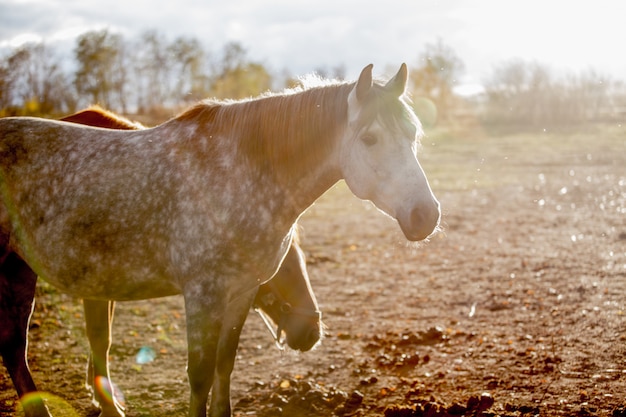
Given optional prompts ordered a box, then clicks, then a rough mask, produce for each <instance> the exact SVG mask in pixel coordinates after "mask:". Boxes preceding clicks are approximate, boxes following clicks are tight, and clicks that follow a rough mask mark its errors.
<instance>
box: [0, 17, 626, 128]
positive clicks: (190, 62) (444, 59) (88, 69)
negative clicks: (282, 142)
mask: <svg viewBox="0 0 626 417" xmlns="http://www.w3.org/2000/svg"><path fill="white" fill-rule="evenodd" d="M72 53H73V56H72V59H69V60H68V59H67V58H65V59H63V58H61V56H60V54H59V51H56V50H54V49H53V48H51V47H50V46H48V45H46V44H45V43H34V44H26V45H23V46H21V47H19V48H16V49H14V50H12V51H10V52H9V53H8V54H7V55H6V56H4V57H0V116H11V115H36V116H49V117H50V116H51V117H55V116H60V115H63V114H68V113H71V112H74V111H76V110H78V109H80V108H83V107H86V106H88V105H91V104H99V105H101V106H103V107H106V108H109V109H111V110H114V111H117V112H120V113H123V114H129V113H134V114H140V115H150V116H151V119H152V120H154V121H158V120H163V119H164V118H166V117H168V116H169V115H171V113H172V112H173V111H176V110H177V109H180V108H182V107H186V106H188V105H189V104H190V103H194V102H197V101H198V100H201V99H203V98H208V97H214V98H230V99H239V98H244V97H250V96H256V95H258V94H260V93H263V92H265V91H268V90H271V89H282V88H284V87H291V86H293V85H294V83H295V82H296V81H295V80H294V79H293V78H292V77H291V76H290V75H289V74H288V73H287V71H284V72H283V73H282V74H279V75H276V74H272V72H271V71H269V70H268V69H267V68H266V66H265V65H264V64H263V63H261V62H258V61H254V60H252V59H250V58H249V56H248V53H247V51H246V49H245V48H244V47H243V46H242V45H241V44H240V43H237V42H229V43H227V44H225V45H224V46H223V47H222V48H221V50H219V51H217V52H214V53H211V52H210V51H208V50H206V49H205V47H204V46H203V45H202V44H201V43H200V42H199V41H198V40H197V39H195V38H193V37H178V38H175V39H173V40H171V41H170V40H168V39H167V38H166V37H165V36H163V34H161V33H159V32H158V31H156V30H151V31H146V32H144V33H142V34H140V35H138V36H137V37H135V38H132V39H127V38H125V37H124V36H123V35H121V34H119V33H113V32H111V31H109V30H106V29H105V30H99V31H90V32H86V33H84V34H82V35H80V36H79V37H78V38H77V39H76V42H75V46H74V48H73V51H72ZM411 67H412V70H411V77H410V80H411V85H410V88H411V90H412V91H411V93H412V95H413V97H414V102H415V108H416V111H417V113H418V115H419V116H420V117H421V118H422V119H423V120H426V122H427V123H428V124H433V123H446V122H453V121H454V120H458V119H463V118H464V117H467V115H468V114H471V115H472V117H474V118H475V119H479V120H480V121H481V122H484V123H495V124H515V125H529V126H537V125H544V126H553V125H559V124H571V123H581V122H588V121H599V120H615V119H618V120H619V119H620V118H624V117H625V116H626V87H625V85H624V83H623V82H622V81H621V80H614V79H612V78H610V77H608V76H605V75H602V74H600V73H597V72H595V71H593V70H589V71H587V72H584V73H581V74H566V75H560V76H557V75H555V74H553V73H552V72H551V71H550V70H549V68H548V67H547V66H545V65H542V64H539V63H534V62H525V61H521V60H517V61H510V62H505V63H501V64H499V65H497V66H496V67H494V70H493V71H492V73H491V75H490V76H489V77H488V78H487V79H485V80H484V82H483V86H484V93H483V94H480V95H477V96H474V97H471V98H469V99H468V98H467V97H460V96H459V95H458V94H456V92H455V86H457V85H458V82H459V79H460V78H461V77H462V76H463V73H464V68H465V66H464V63H463V61H462V59H461V58H460V57H459V56H458V55H457V54H456V52H455V51H454V50H453V49H452V48H451V47H449V46H448V45H446V44H445V43H444V42H443V41H441V40H438V41H437V42H434V43H430V44H427V45H426V46H425V48H424V50H423V51H422V52H421V53H420V54H418V57H417V63H416V64H415V65H411ZM316 72H318V73H319V74H320V75H323V76H329V77H332V78H339V79H341V78H344V76H345V67H344V66H343V65H338V66H337V67H335V68H332V69H328V68H317V69H316Z"/></svg>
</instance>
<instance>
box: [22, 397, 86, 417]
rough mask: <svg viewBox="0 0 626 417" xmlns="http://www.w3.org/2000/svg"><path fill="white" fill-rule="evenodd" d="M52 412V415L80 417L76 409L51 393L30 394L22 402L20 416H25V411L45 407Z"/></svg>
mask: <svg viewBox="0 0 626 417" xmlns="http://www.w3.org/2000/svg"><path fill="white" fill-rule="evenodd" d="M43 404H45V406H47V408H48V409H49V410H50V413H51V414H52V415H58V416H65V417H80V416H79V414H78V413H77V412H76V410H74V408H73V407H72V406H71V405H69V404H68V403H67V401H64V400H63V399H61V398H60V397H57V396H56V395H52V394H50V393H49V392H29V393H28V394H26V395H24V396H23V397H22V398H21V400H20V406H19V411H18V413H17V415H18V416H23V415H24V410H30V411H31V412H32V410H39V409H40V407H44V405H43Z"/></svg>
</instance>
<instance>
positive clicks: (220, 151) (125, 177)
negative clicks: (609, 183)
mask: <svg viewBox="0 0 626 417" xmlns="http://www.w3.org/2000/svg"><path fill="white" fill-rule="evenodd" d="M407 78H408V70H407V67H406V65H404V64H403V65H402V66H401V67H400V70H399V71H398V73H397V74H396V75H395V76H394V77H393V78H392V79H391V80H390V81H389V82H387V83H386V84H381V83H378V82H373V80H372V66H371V65H369V66H367V67H365V68H364V69H363V71H362V72H361V75H360V76H359V79H358V81H357V82H356V83H347V82H346V83H343V82H342V83H338V82H337V83H334V82H333V83H331V82H329V83H328V84H327V85H323V86H317V87H314V88H307V89H303V90H300V91H291V92H286V93H283V94H276V95H266V96H263V97H261V98H258V99H254V100H244V101H238V102H227V103H216V102H213V103H209V102H205V103H200V104H198V105H196V106H194V107H192V108H191V109H189V110H187V111H185V112H184V113H182V114H181V115H179V116H178V117H175V118H174V119H172V120H170V121H168V122H165V123H163V124H161V125H159V126H157V127H155V128H151V129H141V130H131V131H122V130H110V129H101V128H94V127H88V126H81V125H76V124H72V123H66V122H57V121H50V120H41V119H35V118H6V119H1V120H0V193H1V194H0V196H1V198H2V199H1V204H0V248H2V249H0V261H1V264H0V273H1V274H2V275H4V276H5V277H6V279H8V281H9V282H13V281H15V280H20V281H24V280H28V279H30V280H34V279H35V277H36V276H37V275H38V276H40V277H42V278H43V279H45V280H46V281H48V282H49V283H51V284H53V285H55V286H56V287H58V288H59V289H61V290H62V291H65V292H67V293H69V294H73V295H74V296H76V297H80V298H83V299H85V298H87V299H97V300H132V299H145V298H154V297H160V296H165V295H170V294H179V293H182V294H183V297H184V302H185V314H186V320H187V342H188V367H187V373H188V376H189V384H190V388H191V398H190V406H189V415H190V416H205V415H206V413H207V402H208V399H209V398H208V397H209V392H210V393H211V402H210V407H209V413H210V415H211V416H214V417H215V416H230V415H231V405H230V374H231V372H232V370H233V366H234V363H235V357H236V347H237V344H238V343H239V336H240V333H241V328H242V326H243V323H244V321H245V319H246V316H247V315H248V311H249V309H250V307H251V305H252V304H253V302H254V299H255V297H256V295H257V290H258V287H259V285H260V284H263V283H264V282H266V281H268V280H269V279H270V278H271V277H272V276H273V275H274V274H275V273H276V271H277V270H278V268H279V266H280V265H281V263H282V261H283V259H284V257H285V255H286V254H287V252H288V250H289V248H290V247H291V241H292V237H293V233H294V231H293V229H294V227H293V225H294V224H295V222H296V221H297V220H298V218H299V216H300V215H301V214H302V213H303V212H304V211H305V210H306V209H307V207H309V206H310V205H311V204H313V202H314V201H315V200H316V199H317V198H318V197H319V196H321V195H322V194H323V193H324V192H325V191H326V190H328V189H329V188H330V187H331V186H332V185H333V184H335V183H336V182H337V181H339V180H341V179H344V180H345V181H346V183H347V185H348V187H349V188H350V190H352V192H353V193H354V194H355V195H356V196H357V197H359V198H362V199H367V200H371V201H372V202H373V203H374V204H375V205H376V206H377V207H379V208H380V209H381V210H383V211H384V212H386V213H387V214H388V215H390V216H392V217H393V218H395V219H396V220H397V221H398V224H399V226H400V228H401V230H402V231H403V233H404V235H405V236H406V237H407V239H409V240H413V241H416V240H422V239H426V238H427V237H428V236H429V235H430V234H431V233H433V232H434V231H435V230H436V229H437V226H438V224H439V219H440V207H439V203H438V201H437V199H436V198H435V197H434V195H433V193H432V191H431V189H430V186H429V184H428V181H427V179H426V176H425V174H424V171H423V170H422V168H421V166H420V164H419V162H418V160H417V157H416V150H417V144H418V141H417V139H418V138H419V136H420V135H421V126H420V123H419V121H418V119H417V117H416V116H415V114H414V113H413V111H412V109H411V108H410V106H409V105H408V104H407V101H406V99H405V95H404V92H405V89H406V84H407ZM17 286H18V284H16V287H17ZM28 298H30V299H32V296H29V297H27V300H28ZM4 299H5V298H4V297H3V300H4ZM14 302H15V301H14V300H13V299H10V300H7V301H3V302H2V303H0V306H1V307H4V308H3V309H2V311H0V314H1V317H0V320H2V321H3V323H8V324H9V326H8V327H14V326H13V324H12V323H17V321H18V320H19V319H20V317H22V318H21V320H24V321H27V317H28V314H29V312H28V311H26V312H25V313H24V312H22V311H20V312H18V313H22V316H19V314H16V312H15V311H14V310H15V308H14V307H15V304H14ZM23 305H28V303H24V304H23ZM26 310H28V309H26ZM4 350H5V351H6V352H7V353H6V354H7V355H10V354H12V353H13V351H14V349H13V350H12V349H10V348H5V349H4ZM9 351H11V352H9ZM33 389H34V387H33ZM36 413H40V414H39V415H47V411H46V410H45V409H37V410H33V412H32V414H31V415H37V414H36Z"/></svg>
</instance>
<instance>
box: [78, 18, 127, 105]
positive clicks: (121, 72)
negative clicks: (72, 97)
mask: <svg viewBox="0 0 626 417" xmlns="http://www.w3.org/2000/svg"><path fill="white" fill-rule="evenodd" d="M74 53H75V57H76V61H77V64H78V69H77V70H76V74H75V79H74V83H75V86H76V90H77V92H78V94H79V95H80V96H81V98H83V97H84V100H86V101H88V103H84V104H94V103H96V104H101V105H103V106H105V107H108V108H121V110H122V111H125V110H126V99H125V97H126V83H127V80H128V72H127V70H126V68H127V63H126V62H125V60H124V53H123V38H122V36H121V35H119V34H113V33H110V32H109V31H108V30H106V29H105V30H101V31H92V32H87V33H85V34H83V35H81V36H80V37H79V38H78V40H77V45H76V48H75V50H74Z"/></svg>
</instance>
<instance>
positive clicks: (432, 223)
mask: <svg viewBox="0 0 626 417" xmlns="http://www.w3.org/2000/svg"><path fill="white" fill-rule="evenodd" d="M440 220H441V211H440V209H439V203H438V202H437V203H436V204H433V205H432V206H427V207H420V208H414V209H413V210H411V211H410V212H409V213H408V215H406V216H402V215H401V216H398V218H397V221H398V224H399V225H400V229H401V230H402V233H404V237H406V238H407V239H408V240H410V241H411V242H417V241H420V240H425V239H428V238H429V237H430V236H431V235H432V234H434V233H435V232H436V231H437V230H438V227H439V221H440Z"/></svg>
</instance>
